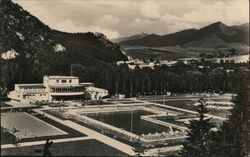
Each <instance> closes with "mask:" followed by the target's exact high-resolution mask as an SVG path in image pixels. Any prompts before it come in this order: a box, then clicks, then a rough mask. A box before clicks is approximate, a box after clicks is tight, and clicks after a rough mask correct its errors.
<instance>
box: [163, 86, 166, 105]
mask: <svg viewBox="0 0 250 157" xmlns="http://www.w3.org/2000/svg"><path fill="white" fill-rule="evenodd" d="M165 85H166V84H165V83H164V90H163V94H164V105H166V94H165V92H166V91H165Z"/></svg>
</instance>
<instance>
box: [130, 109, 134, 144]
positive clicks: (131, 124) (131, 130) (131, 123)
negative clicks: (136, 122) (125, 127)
mask: <svg viewBox="0 0 250 157" xmlns="http://www.w3.org/2000/svg"><path fill="white" fill-rule="evenodd" d="M130 132H131V133H133V109H132V110H131V117H130ZM130 140H131V141H132V136H131V137H130Z"/></svg>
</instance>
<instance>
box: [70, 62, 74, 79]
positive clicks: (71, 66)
mask: <svg viewBox="0 0 250 157" xmlns="http://www.w3.org/2000/svg"><path fill="white" fill-rule="evenodd" d="M70 75H71V76H73V64H71V65H70Z"/></svg>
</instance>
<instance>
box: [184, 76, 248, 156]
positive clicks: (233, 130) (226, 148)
mask: <svg viewBox="0 0 250 157" xmlns="http://www.w3.org/2000/svg"><path fill="white" fill-rule="evenodd" d="M248 77H249V76H248ZM244 80H247V81H242V84H241V88H240V90H239V91H238V92H237V93H238V94H237V97H236V98H235V99H234V100H233V102H234V103H235V107H234V108H233V109H232V111H231V113H232V114H231V116H230V117H229V119H228V120H227V121H225V122H224V123H223V125H222V126H221V127H220V128H219V130H218V131H214V130H213V129H212V128H214V127H215V126H214V125H213V124H212V123H211V122H210V120H211V119H207V118H206V117H205V114H206V113H208V109H207V108H206V103H205V102H204V101H201V102H200V105H199V106H198V109H197V111H198V113H199V119H198V120H192V121H190V125H189V132H188V136H189V137H188V142H187V143H186V144H185V145H184V148H183V150H182V153H181V156H183V157H246V156H249V155H250V152H249V151H250V143H249V142H250V135H249V125H248V124H249V120H250V116H249V111H250V107H249V89H250V88H249V82H248V81H249V79H244Z"/></svg>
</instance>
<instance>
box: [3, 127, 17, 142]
mask: <svg viewBox="0 0 250 157" xmlns="http://www.w3.org/2000/svg"><path fill="white" fill-rule="evenodd" d="M15 139H16V137H15V136H14V135H12V134H10V133H9V132H4V131H3V128H2V127H1V144H7V143H13V142H14V140H15Z"/></svg>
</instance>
